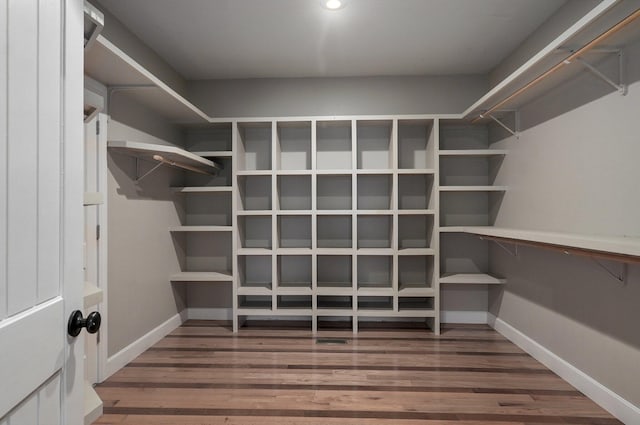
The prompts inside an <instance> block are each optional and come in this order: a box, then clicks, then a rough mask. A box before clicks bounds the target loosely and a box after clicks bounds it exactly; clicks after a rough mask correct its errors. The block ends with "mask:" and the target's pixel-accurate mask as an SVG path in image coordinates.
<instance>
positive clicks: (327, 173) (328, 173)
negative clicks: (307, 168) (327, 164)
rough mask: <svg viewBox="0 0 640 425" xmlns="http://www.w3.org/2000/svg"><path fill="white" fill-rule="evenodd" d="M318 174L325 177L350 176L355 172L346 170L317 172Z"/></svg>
mask: <svg viewBox="0 0 640 425" xmlns="http://www.w3.org/2000/svg"><path fill="white" fill-rule="evenodd" d="M315 173H316V174H320V175H323V176H333V175H335V176H347V175H348V176H350V175H352V174H353V170H351V169H348V170H347V169H345V170H315Z"/></svg>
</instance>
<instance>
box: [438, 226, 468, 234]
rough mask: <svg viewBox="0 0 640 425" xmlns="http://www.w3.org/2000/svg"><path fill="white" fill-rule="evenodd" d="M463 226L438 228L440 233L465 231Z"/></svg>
mask: <svg viewBox="0 0 640 425" xmlns="http://www.w3.org/2000/svg"><path fill="white" fill-rule="evenodd" d="M464 229H465V228H464V227H463V226H442V227H440V228H439V230H440V233H465V230H464Z"/></svg>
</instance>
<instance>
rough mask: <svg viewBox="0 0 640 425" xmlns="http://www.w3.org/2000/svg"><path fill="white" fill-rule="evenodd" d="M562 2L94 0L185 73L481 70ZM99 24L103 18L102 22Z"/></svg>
mask: <svg viewBox="0 0 640 425" xmlns="http://www.w3.org/2000/svg"><path fill="white" fill-rule="evenodd" d="M563 3H565V0H348V3H347V5H346V7H344V8H343V9H342V10H339V11H329V10H326V9H324V8H323V7H322V6H321V2H320V0H103V1H102V2H101V4H102V5H103V6H104V7H106V8H107V9H108V10H109V11H110V12H111V13H113V14H114V15H115V16H116V17H117V18H118V19H120V20H121V21H122V22H123V23H124V24H125V25H126V26H127V27H128V28H129V29H131V31H133V32H134V33H135V34H136V35H137V36H138V37H139V38H140V39H142V41H144V42H145V43H146V44H147V45H148V46H149V47H151V48H152V49H153V50H155V51H156V52H157V53H158V54H159V55H160V56H162V57H163V58H164V59H165V60H166V61H167V62H169V63H170V64H171V65H172V66H173V67H174V68H175V69H176V70H177V71H178V72H179V73H180V74H182V75H183V76H184V77H185V78H187V79H190V80H200V79H224V78H268V77H281V78H287V77H339V76H384V75H445V74H447V75H450V74H484V73H487V72H489V71H490V70H491V69H492V68H493V67H494V66H496V65H497V64H498V63H499V62H500V61H501V60H502V59H503V58H504V57H506V56H507V55H508V54H509V53H510V52H511V51H512V50H513V49H514V48H516V47H517V46H518V45H519V44H520V43H521V42H522V41H523V40H524V39H526V37H527V36H528V35H529V34H531V33H532V32H533V31H534V30H535V29H536V28H537V27H538V26H539V25H540V24H541V23H543V22H544V21H545V20H546V19H547V18H548V17H549V16H550V15H551V14H552V13H553V12H554V11H556V10H557V9H558V8H559V7H560V6H561V5H562V4H563ZM107 24H108V23H107Z"/></svg>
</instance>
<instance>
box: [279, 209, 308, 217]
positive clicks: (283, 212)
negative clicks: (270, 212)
mask: <svg viewBox="0 0 640 425" xmlns="http://www.w3.org/2000/svg"><path fill="white" fill-rule="evenodd" d="M276 214H277V215H302V216H304V215H308V216H309V217H311V210H277V211H276Z"/></svg>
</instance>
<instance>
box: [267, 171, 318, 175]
mask: <svg viewBox="0 0 640 425" xmlns="http://www.w3.org/2000/svg"><path fill="white" fill-rule="evenodd" d="M312 173H313V172H312V171H311V170H276V172H275V174H276V175H278V176H310V175H311V174H312Z"/></svg>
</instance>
